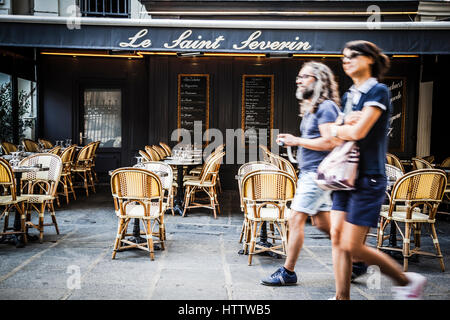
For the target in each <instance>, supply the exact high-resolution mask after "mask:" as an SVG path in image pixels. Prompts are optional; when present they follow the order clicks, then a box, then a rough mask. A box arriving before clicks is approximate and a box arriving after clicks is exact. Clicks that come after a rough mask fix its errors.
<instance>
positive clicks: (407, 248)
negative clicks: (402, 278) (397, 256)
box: [403, 222, 411, 272]
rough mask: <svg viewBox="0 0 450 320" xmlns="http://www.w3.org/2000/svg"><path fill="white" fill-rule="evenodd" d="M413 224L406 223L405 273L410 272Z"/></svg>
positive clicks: (404, 242) (404, 240) (404, 239)
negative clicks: (409, 259)
mask: <svg viewBox="0 0 450 320" xmlns="http://www.w3.org/2000/svg"><path fill="white" fill-rule="evenodd" d="M410 238H411V223H408V222H406V223H405V237H404V238H403V271H405V272H406V271H408V258H409V255H410V243H409V242H410Z"/></svg>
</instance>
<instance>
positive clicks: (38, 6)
mask: <svg viewBox="0 0 450 320" xmlns="http://www.w3.org/2000/svg"><path fill="white" fill-rule="evenodd" d="M58 12H59V1H58V0H34V15H35V16H58Z"/></svg>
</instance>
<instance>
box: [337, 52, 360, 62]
mask: <svg viewBox="0 0 450 320" xmlns="http://www.w3.org/2000/svg"><path fill="white" fill-rule="evenodd" d="M362 55H364V53H362V52H352V53H351V54H350V55H347V56H346V55H344V56H343V57H342V58H341V61H342V62H344V60H345V59H348V60H352V59H354V58H356V57H358V56H362Z"/></svg>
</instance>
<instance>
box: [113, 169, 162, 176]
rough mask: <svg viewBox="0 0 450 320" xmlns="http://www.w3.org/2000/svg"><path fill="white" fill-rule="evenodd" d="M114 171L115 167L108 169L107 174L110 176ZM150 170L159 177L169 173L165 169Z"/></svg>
mask: <svg viewBox="0 0 450 320" xmlns="http://www.w3.org/2000/svg"><path fill="white" fill-rule="evenodd" d="M114 171H115V169H114V170H109V171H108V174H109V175H110V176H111V175H112V173H113V172H114ZM150 172H153V173H155V174H156V175H157V176H159V177H167V176H168V175H169V174H168V173H167V172H165V171H157V170H155V171H154V170H151V171H150Z"/></svg>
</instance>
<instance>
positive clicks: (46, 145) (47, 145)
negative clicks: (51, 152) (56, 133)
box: [38, 139, 53, 149]
mask: <svg viewBox="0 0 450 320" xmlns="http://www.w3.org/2000/svg"><path fill="white" fill-rule="evenodd" d="M38 142H39V143H40V144H42V145H43V146H44V149H51V148H53V143H51V142H50V141H48V140H46V139H38Z"/></svg>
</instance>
